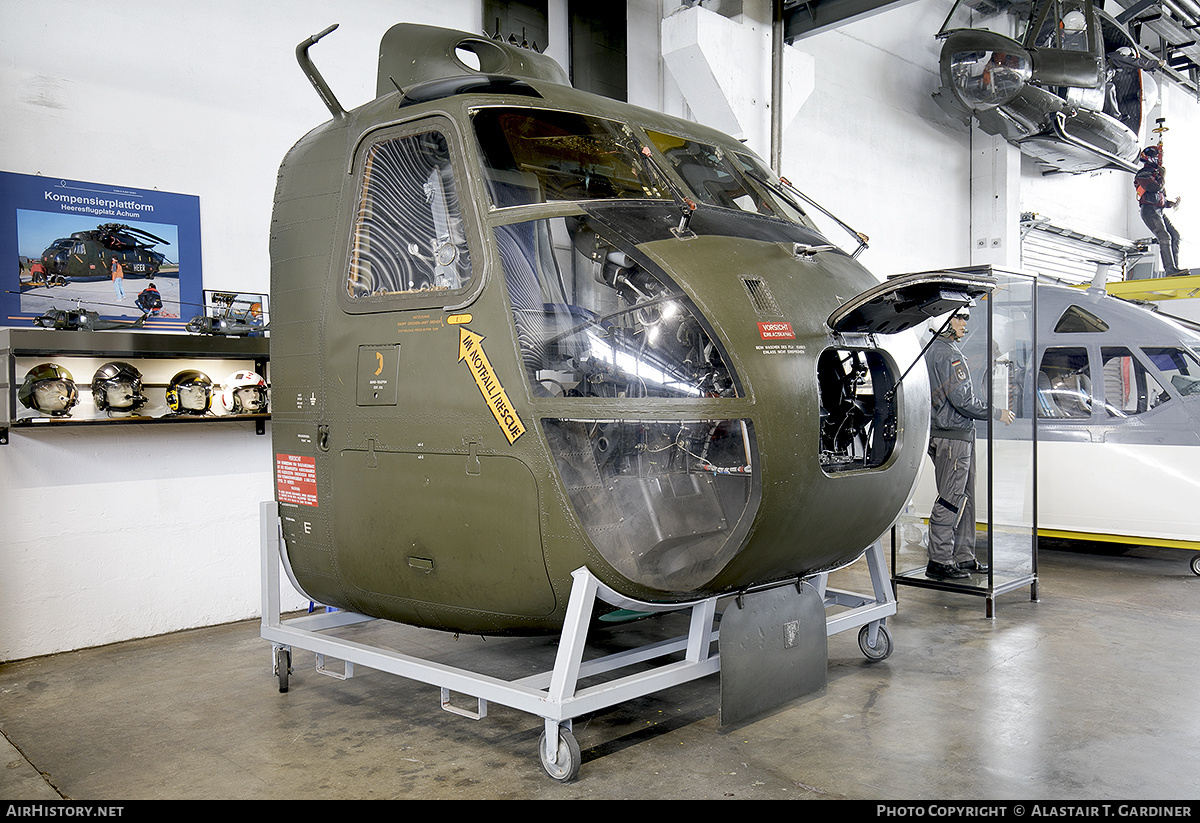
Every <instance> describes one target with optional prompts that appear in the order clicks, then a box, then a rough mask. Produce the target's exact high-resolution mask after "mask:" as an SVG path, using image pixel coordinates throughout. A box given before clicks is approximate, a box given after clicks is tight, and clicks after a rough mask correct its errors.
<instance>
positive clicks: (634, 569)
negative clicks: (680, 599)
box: [542, 418, 759, 591]
mask: <svg viewBox="0 0 1200 823" xmlns="http://www.w3.org/2000/svg"><path fill="white" fill-rule="evenodd" d="M542 426H543V428H544V430H545V432H546V439H547V441H548V442H549V444H550V450H551V451H552V452H553V454H554V458H555V463H556V465H557V466H558V471H559V476H560V477H561V478H562V482H563V486H564V487H565V489H566V492H567V495H568V497H570V499H571V504H572V505H573V506H574V508H575V512H576V514H577V515H578V516H579V521H580V523H581V524H582V525H583V527H584V530H585V531H586V532H587V535H588V537H589V538H590V539H591V541H592V543H593V545H595V546H596V549H597V550H598V551H599V552H600V554H601V555H602V556H603V557H604V559H605V560H607V561H608V562H609V563H610V564H611V565H612V566H613V567H614V568H615V569H616V570H617V571H619V572H620V573H621V574H622V575H624V576H625V577H627V578H628V579H630V580H633V581H635V582H637V583H641V584H643V585H646V586H651V587H653V588H656V589H661V590H665V591H671V590H679V591H692V590H694V589H696V588H699V587H701V586H703V585H704V584H705V583H707V582H708V581H710V580H712V578H713V577H715V576H716V574H717V573H718V572H720V571H721V569H723V568H724V567H725V566H726V565H727V564H728V563H729V561H730V560H732V559H733V558H734V557H735V556H736V555H737V553H738V551H740V550H741V547H742V546H743V545H744V543H745V540H744V538H745V535H746V531H747V529H748V525H749V522H750V521H751V520H752V519H753V514H754V509H755V501H756V500H757V497H758V482H759V480H758V477H757V476H756V475H755V474H754V472H753V470H752V468H753V464H754V462H755V446H754V432H753V427H752V426H751V424H750V421H749V420H743V419H731V420H579V419H562V418H548V419H544V420H542Z"/></svg>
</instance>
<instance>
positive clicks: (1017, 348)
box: [891, 266, 1038, 618]
mask: <svg viewBox="0 0 1200 823" xmlns="http://www.w3.org/2000/svg"><path fill="white" fill-rule="evenodd" d="M963 271H967V272H971V273H977V274H983V275H988V276H990V277H993V278H994V279H995V281H996V286H995V289H994V290H993V291H992V292H991V294H990V295H989V296H988V297H987V298H986V299H984V300H980V301H978V305H976V306H975V307H974V308H972V310H971V321H970V324H969V327H968V333H967V336H966V338H965V339H964V340H963V341H962V342H961V343H960V348H961V349H962V351H963V354H964V356H965V358H966V360H967V363H968V366H969V368H970V371H971V374H972V382H973V384H974V389H975V392H976V396H983V397H985V398H986V400H987V403H988V408H989V415H988V419H987V420H980V421H977V422H976V440H975V444H976V453H975V456H976V469H977V471H976V478H975V480H976V484H975V520H976V557H977V559H978V561H979V562H980V563H984V564H986V565H987V567H988V569H987V571H986V572H985V573H984V572H976V573H972V574H971V575H970V576H969V577H967V578H965V579H961V580H953V579H952V580H935V579H931V578H928V577H926V576H925V567H926V563H927V561H928V555H927V548H926V547H927V545H928V522H929V514H930V511H931V509H932V506H933V501H934V499H935V498H936V496H937V490H936V487H935V486H934V482H933V465H932V462H931V461H930V460H925V463H924V466H923V470H922V472H921V476H920V477H919V479H918V482H917V485H916V488H915V490H914V492H913V497H912V499H911V502H910V505H909V506H908V507H907V508H906V510H905V512H903V513H902V514H901V516H900V518H899V519H898V520H897V522H896V523H895V524H894V525H893V526H892V529H891V554H892V583H893V586H900V585H906V586H916V587H921V588H927V589H938V590H941V591H948V592H956V593H961V594H968V595H974V596H978V597H982V598H984V601H985V614H986V616H987V617H988V618H994V617H995V603H996V597H997V596H998V595H1001V594H1004V593H1006V592H1011V591H1015V590H1018V589H1022V588H1025V587H1029V589H1030V599H1031V600H1034V601H1036V600H1037V599H1038V559H1037V554H1038V520H1037V451H1038V449H1037V425H1038V416H1037V408H1036V401H1037V398H1036V386H1035V383H1034V382H1033V381H1035V377H1036V374H1037V351H1038V341H1037V276H1036V275H1034V274H1029V273H1023V272H1016V271H1008V270H1002V269H996V268H993V267H990V266H985V267H976V268H970V269H964V270H963ZM981 321H984V322H982V323H981ZM971 326H974V327H975V328H974V329H972V328H971ZM980 326H982V328H980ZM981 332H984V333H982V334H981ZM1001 381H1004V382H1003V383H1001ZM998 407H999V408H1005V409H1012V410H1013V411H1014V414H1015V415H1016V419H1015V420H1014V421H1013V423H1012V424H1011V425H1006V424H1004V423H1003V422H1001V421H1000V420H998V419H997V416H996V414H995V410H996V409H997V408H998Z"/></svg>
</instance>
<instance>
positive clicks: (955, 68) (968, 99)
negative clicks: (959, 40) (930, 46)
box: [950, 49, 1033, 109]
mask: <svg viewBox="0 0 1200 823" xmlns="http://www.w3.org/2000/svg"><path fill="white" fill-rule="evenodd" d="M1032 75H1033V63H1032V62H1031V61H1030V60H1029V56H1028V55H1026V54H1016V53H1013V52H1000V51H991V50H983V49H979V50H972V51H960V52H955V53H954V54H953V55H952V56H951V58H950V76H951V78H953V80H954V86H955V88H956V89H957V91H958V95H959V97H961V98H962V101H963V102H964V103H966V104H967V105H969V106H971V107H972V108H977V109H983V108H989V107H991V106H998V105H1000V104H1002V103H1006V102H1008V101H1009V100H1011V99H1012V98H1013V97H1014V96H1015V95H1016V94H1017V92H1019V91H1020V90H1021V88H1022V87H1023V86H1024V85H1025V83H1026V82H1028V81H1029V78H1030V77H1031V76H1032Z"/></svg>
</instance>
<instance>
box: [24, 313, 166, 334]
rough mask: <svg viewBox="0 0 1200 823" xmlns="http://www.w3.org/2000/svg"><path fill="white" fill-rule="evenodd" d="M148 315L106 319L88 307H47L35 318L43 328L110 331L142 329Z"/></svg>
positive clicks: (35, 322) (37, 324)
mask: <svg viewBox="0 0 1200 823" xmlns="http://www.w3.org/2000/svg"><path fill="white" fill-rule="evenodd" d="M146 317H147V315H145V314H143V315H142V316H141V317H139V318H137V319H136V320H131V321H128V322H126V321H122V320H105V319H103V318H101V317H100V315H99V313H97V312H94V311H88V310H87V309H82V308H80V309H47V310H46V311H45V312H44V313H43V314H40V315H38V316H37V317H35V318H33V323H34V325H36V326H41V327H42V328H43V329H58V330H59V331H109V330H112V329H140V328H142V327H143V326H144V325H145V323H146Z"/></svg>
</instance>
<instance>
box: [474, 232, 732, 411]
mask: <svg viewBox="0 0 1200 823" xmlns="http://www.w3.org/2000/svg"><path fill="white" fill-rule="evenodd" d="M495 234H496V247H497V249H498V251H499V254H500V259H501V262H502V264H503V266H504V278H505V282H506V284H507V286H508V294H509V299H510V301H511V304H512V312H513V323H514V325H515V326H516V330H517V339H518V342H519V343H520V348H521V359H522V361H523V363H524V366H525V372H526V375H527V376H528V379H529V383H530V386H531V387H532V390H533V394H534V396H535V397H554V396H565V397H593V398H600V397H603V398H625V397H639V398H642V397H676V398H686V397H693V398H701V397H735V396H737V395H738V388H737V383H736V380H735V378H734V375H733V373H732V371H731V369H730V367H729V366H728V364H727V363H726V360H725V357H724V356H723V355H722V353H721V348H720V347H719V346H718V345H717V343H716V341H715V340H714V339H713V336H712V335H711V334H710V332H709V330H708V327H707V325H706V324H705V323H703V322H702V321H701V318H700V313H699V312H698V311H697V310H696V308H695V307H694V306H693V305H692V302H691V301H690V300H689V299H688V298H687V296H686V295H684V294H683V292H682V291H680V289H679V288H678V287H676V286H675V285H674V284H673V283H671V282H669V281H668V280H667V279H666V277H665V276H664V275H662V274H660V273H657V272H655V271H651V270H650V269H649V268H647V266H646V265H645V263H644V262H639V261H637V260H635V259H633V258H632V257H631V256H630V255H628V254H626V253H625V252H623V251H621V250H620V249H618V248H617V247H616V246H614V245H613V244H611V243H610V242H609V241H608V240H606V239H605V237H604V236H603V235H602V234H601V233H600V232H599V231H598V230H597V226H596V225H595V221H594V219H593V218H591V217H589V216H587V215H577V216H570V217H556V218H549V219H543V220H529V221H525V222H522V223H513V224H510V225H506V226H498V227H497V228H496V229H495Z"/></svg>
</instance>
